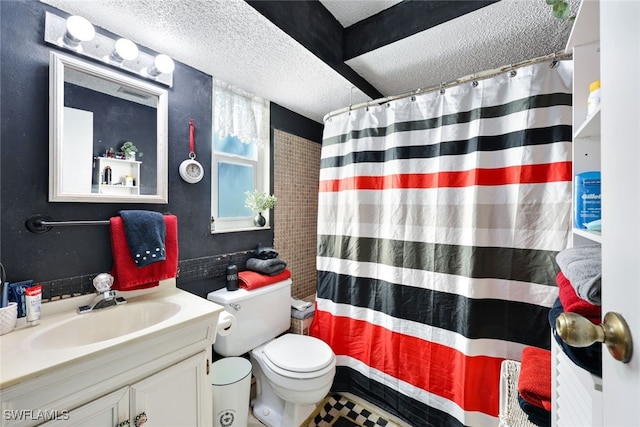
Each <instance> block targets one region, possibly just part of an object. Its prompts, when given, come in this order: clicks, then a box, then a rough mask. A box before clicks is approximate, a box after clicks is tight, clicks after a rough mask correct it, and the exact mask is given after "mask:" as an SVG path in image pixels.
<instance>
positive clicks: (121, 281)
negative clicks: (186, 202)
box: [110, 215, 178, 291]
mask: <svg viewBox="0 0 640 427" xmlns="http://www.w3.org/2000/svg"><path fill="white" fill-rule="evenodd" d="M110 221H111V252H112V254H113V268H112V269H111V275H112V276H113V279H114V281H113V286H112V287H111V289H115V290H117V291H132V290H135V289H145V288H152V287H154V286H158V285H159V281H160V280H163V279H169V278H172V277H176V275H177V272H178V218H177V217H176V216H175V215H165V216H164V223H165V226H166V229H167V234H166V237H165V242H164V246H165V250H166V254H167V255H166V259H165V260H164V261H158V262H154V263H153V264H149V265H147V266H145V267H140V268H138V266H137V265H136V264H135V262H133V258H132V257H131V251H130V250H129V245H128V244H127V237H126V234H125V232H124V224H123V222H122V217H119V216H117V217H113V218H111V219H110Z"/></svg>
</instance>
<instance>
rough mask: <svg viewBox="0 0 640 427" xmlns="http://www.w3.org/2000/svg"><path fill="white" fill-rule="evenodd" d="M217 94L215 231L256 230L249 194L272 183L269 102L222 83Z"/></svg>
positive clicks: (266, 189) (213, 177)
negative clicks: (246, 205) (270, 179)
mask: <svg viewBox="0 0 640 427" xmlns="http://www.w3.org/2000/svg"><path fill="white" fill-rule="evenodd" d="M213 92H214V94H213V99H214V107H213V149H212V150H211V151H212V156H213V159H212V162H211V164H212V171H211V180H212V182H211V193H212V194H211V217H212V224H214V227H215V229H214V228H213V227H212V231H211V232H212V233H214V232H215V233H219V232H224V231H237V230H246V229H252V228H255V225H254V223H253V217H254V216H255V212H252V211H251V210H250V209H249V208H247V207H245V205H244V201H245V198H246V196H245V192H246V191H249V192H253V190H254V189H257V190H258V191H262V192H266V193H269V187H270V182H269V172H270V170H269V165H270V153H269V103H268V102H267V101H264V100H262V99H260V98H257V97H254V96H252V95H251V94H248V93H246V92H243V91H242V90H240V89H238V88H235V87H232V86H230V85H227V84H225V83H222V82H219V81H214V91H213ZM263 216H265V218H266V219H267V221H269V212H263ZM213 221H215V222H213Z"/></svg>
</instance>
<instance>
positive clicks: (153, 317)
mask: <svg viewBox="0 0 640 427" xmlns="http://www.w3.org/2000/svg"><path fill="white" fill-rule="evenodd" d="M179 311H180V305H179V304H175V303H172V302H168V301H139V302H131V303H127V304H122V305H118V306H114V307H109V308H103V309H100V310H95V311H92V312H89V313H85V314H77V315H76V316H74V317H71V318H69V319H66V320H65V321H62V322H59V323H57V324H55V325H52V326H51V327H48V328H46V327H45V328H42V329H41V330H38V331H37V333H36V334H34V336H33V338H32V339H31V341H30V346H31V348H34V349H37V350H54V349H61V348H69V347H78V346H83V345H87V344H94V343H97V342H101V341H106V340H110V339H113V338H118V337H122V336H124V335H127V334H130V333H133V332H136V331H140V330H142V329H146V328H148V327H150V326H154V325H157V324H159V323H161V322H164V321H166V320H168V319H170V318H171V317H173V316H174V315H175V314H176V313H178V312H179Z"/></svg>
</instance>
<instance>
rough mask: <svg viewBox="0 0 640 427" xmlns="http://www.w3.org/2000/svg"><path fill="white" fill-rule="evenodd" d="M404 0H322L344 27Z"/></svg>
mask: <svg viewBox="0 0 640 427" xmlns="http://www.w3.org/2000/svg"><path fill="white" fill-rule="evenodd" d="M401 1H402V0H367V1H365V0H320V3H322V4H323V5H324V7H326V8H327V9H328V10H329V12H331V14H332V15H333V16H335V17H336V19H337V20H338V22H340V24H342V26H343V27H345V28H346V27H348V26H349V25H353V24H355V23H356V22H358V21H362V20H363V19H365V18H368V17H370V16H373V15H375V14H376V13H378V12H382V11H383V10H385V9H388V8H390V7H391V6H394V5H396V4H398V3H400V2H401Z"/></svg>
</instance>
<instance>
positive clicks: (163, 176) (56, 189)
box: [49, 51, 169, 204]
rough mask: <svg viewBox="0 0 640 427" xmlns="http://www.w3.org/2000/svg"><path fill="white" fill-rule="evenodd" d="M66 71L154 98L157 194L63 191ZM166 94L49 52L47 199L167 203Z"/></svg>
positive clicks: (146, 84) (60, 200) (148, 85)
mask: <svg viewBox="0 0 640 427" xmlns="http://www.w3.org/2000/svg"><path fill="white" fill-rule="evenodd" d="M65 70H74V71H78V72H81V73H85V74H88V75H91V76H93V77H96V78H99V79H104V80H107V81H109V82H112V83H117V84H119V85H122V86H126V87H129V88H131V89H132V90H135V91H138V92H142V93H145V94H147V95H150V96H154V97H157V99H158V107H157V144H156V147H157V164H156V194H140V195H133V194H132V195H112V194H98V193H86V194H85V193H68V192H67V193H65V191H64V188H62V181H63V180H62V157H61V156H62V154H61V153H62V149H61V145H62V118H63V114H64V113H63V112H64V79H65ZM168 110H169V108H168V93H167V91H166V90H165V89H163V88H160V87H157V86H155V85H153V84H150V83H147V82H145V81H142V80H137V79H135V78H132V77H129V76H127V75H124V74H121V73H119V72H116V71H112V70H110V69H108V68H105V67H101V66H99V65H94V64H92V63H89V62H86V61H84V60H81V59H78V58H75V57H73V56H68V55H64V54H61V53H59V52H55V51H51V52H50V55H49V201H50V202H85V203H87V202H88V203H165V204H166V203H169V185H168V176H169V171H168Z"/></svg>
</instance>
